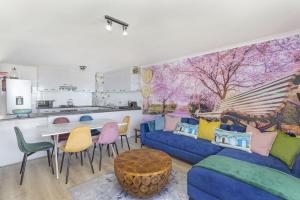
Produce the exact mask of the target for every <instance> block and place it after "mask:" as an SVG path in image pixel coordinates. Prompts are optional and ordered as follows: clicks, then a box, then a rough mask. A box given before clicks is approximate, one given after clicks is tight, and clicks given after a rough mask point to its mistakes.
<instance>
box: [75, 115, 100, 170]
mask: <svg viewBox="0 0 300 200" xmlns="http://www.w3.org/2000/svg"><path fill="white" fill-rule="evenodd" d="M92 120H94V119H93V117H92V116H90V115H83V116H81V117H80V118H79V121H80V122H84V121H92ZM91 134H92V139H94V138H98V135H99V134H100V131H99V130H98V129H92V130H91ZM84 156H85V154H84ZM80 158H81V165H83V160H82V152H80Z"/></svg>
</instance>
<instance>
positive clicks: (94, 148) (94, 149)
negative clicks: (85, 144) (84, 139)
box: [92, 143, 97, 162]
mask: <svg viewBox="0 0 300 200" xmlns="http://www.w3.org/2000/svg"><path fill="white" fill-rule="evenodd" d="M96 147H97V145H96V143H95V144H94V148H93V154H92V162H93V161H94V155H95V150H96Z"/></svg>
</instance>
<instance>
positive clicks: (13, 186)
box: [0, 139, 191, 200]
mask: <svg viewBox="0 0 300 200" xmlns="http://www.w3.org/2000/svg"><path fill="white" fill-rule="evenodd" d="M129 142H130V145H131V147H132V149H136V148H140V144H139V143H138V144H135V143H134V140H133V139H130V141H129ZM118 147H119V151H126V150H127V145H126V143H125V146H124V149H122V148H121V145H120V144H118ZM95 155H96V156H95V160H94V162H93V165H94V169H95V174H92V172H91V168H90V166H89V163H88V158H87V157H86V158H85V159H84V166H81V165H80V159H75V157H74V156H73V157H72V160H71V167H70V176H69V183H68V184H65V173H66V168H65V166H64V169H63V172H62V173H61V176H60V179H58V180H57V179H56V177H55V176H54V175H52V173H51V171H50V168H49V167H48V162H47V159H46V158H39V159H35V160H29V161H28V163H27V167H26V173H25V176H24V182H23V185H22V186H19V181H20V175H19V169H20V164H15V165H10V166H6V167H2V168H0V200H6V199H16V200H19V199H20V200H26V199H30V200H35V199H37V200H44V199H47V200H48V199H53V200H60V199H71V196H70V193H69V191H68V189H69V188H70V187H73V186H75V185H78V184H81V183H83V182H85V181H88V180H89V179H92V178H95V177H99V176H103V175H104V174H107V173H109V172H112V171H113V159H112V157H108V156H107V153H105V155H104V158H103V162H102V170H101V171H99V169H98V163H99V152H96V154H95ZM60 158H61V157H60ZM59 163H60V162H59ZM173 166H174V167H175V168H176V169H179V170H182V171H184V172H187V171H188V170H189V169H190V168H191V165H189V164H187V163H185V162H182V161H179V160H177V159H173Z"/></svg>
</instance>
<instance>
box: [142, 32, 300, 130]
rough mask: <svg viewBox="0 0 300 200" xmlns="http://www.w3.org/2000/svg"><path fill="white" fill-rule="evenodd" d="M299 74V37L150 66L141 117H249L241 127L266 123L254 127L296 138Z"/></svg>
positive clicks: (145, 76) (144, 77)
mask: <svg viewBox="0 0 300 200" xmlns="http://www.w3.org/2000/svg"><path fill="white" fill-rule="evenodd" d="M299 70H300V35H295V36H292V37H288V38H282V39H276V40H271V41H267V42H262V43H257V44H252V45H248V46H243V47H238V48H234V49H230V50H226V51H221V52H216V53H211V54H206V55H201V56H194V57H189V58H185V59H181V60H178V61H175V62H170V63H164V64H159V65H153V66H149V67H146V68H144V70H143V72H144V73H143V80H144V81H143V96H144V102H143V111H144V113H145V114H165V113H170V112H173V113H174V112H175V113H180V114H182V115H191V116H194V117H199V116H201V114H202V113H203V115H204V113H210V112H212V111H214V112H215V111H221V112H220V113H221V114H222V116H224V115H225V114H226V113H229V111H230V112H231V115H243V116H244V117H245V116H248V118H247V119H246V118H245V119H244V120H243V121H247V120H248V121H249V119H250V118H251V119H252V118H253V119H254V118H259V117H260V118H268V119H269V120H267V121H266V120H265V119H264V120H256V121H255V123H259V124H258V126H261V127H264V128H265V129H267V128H270V127H271V126H279V125H278V124H280V126H281V127H283V128H287V129H290V130H293V132H299V133H298V134H299V135H300V130H299V125H300V114H299V111H300V110H299V99H298V98H297V90H298V85H299V77H298V76H299ZM268 88H269V89H268ZM275 93H276V95H275ZM271 94H273V95H271ZM270 98H271V99H270ZM255 99H256V100H255ZM233 100H234V101H233ZM245 104H247V105H248V107H246V106H245ZM233 113H235V114H233ZM227 116H228V115H227ZM262 116H263V117H262Z"/></svg>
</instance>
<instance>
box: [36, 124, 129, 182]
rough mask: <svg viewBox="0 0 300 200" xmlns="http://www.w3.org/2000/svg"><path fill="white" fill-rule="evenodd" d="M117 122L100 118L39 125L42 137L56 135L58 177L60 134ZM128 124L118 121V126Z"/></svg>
mask: <svg viewBox="0 0 300 200" xmlns="http://www.w3.org/2000/svg"><path fill="white" fill-rule="evenodd" d="M109 122H116V121H115V120H112V119H98V120H91V121H78V122H70V123H63V124H48V125H43V126H37V130H38V132H39V133H41V135H42V137H50V136H53V137H54V155H55V172H56V178H57V179H58V178H59V171H58V155H57V147H58V138H59V135H61V134H65V133H70V132H71V130H72V129H73V128H76V127H80V126H88V127H90V128H91V129H101V128H103V126H104V125H105V124H106V123H109ZM123 125H126V123H118V126H123Z"/></svg>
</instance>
